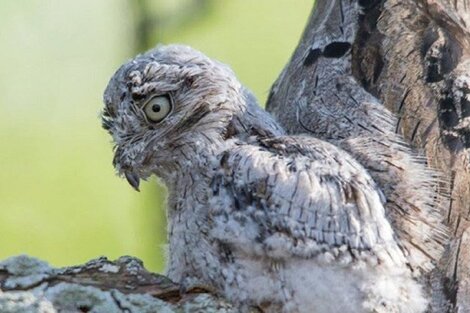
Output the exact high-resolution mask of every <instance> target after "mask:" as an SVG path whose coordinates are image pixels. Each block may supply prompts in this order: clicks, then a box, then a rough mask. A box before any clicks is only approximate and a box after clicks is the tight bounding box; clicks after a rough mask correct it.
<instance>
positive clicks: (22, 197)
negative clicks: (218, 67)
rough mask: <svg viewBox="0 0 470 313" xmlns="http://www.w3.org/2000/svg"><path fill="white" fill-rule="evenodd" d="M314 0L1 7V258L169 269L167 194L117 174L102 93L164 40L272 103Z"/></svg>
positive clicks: (88, 1) (43, 1)
mask: <svg viewBox="0 0 470 313" xmlns="http://www.w3.org/2000/svg"><path fill="white" fill-rule="evenodd" d="M312 5H313V2H312V1H311V0H296V1H292V0H257V1H250V0H230V1H229V0H224V1H220V0H219V1H217V0H212V1H211V0H154V1H152V0H148V1H144V0H100V1H96V0H81V1H72V0H67V1H66V0H28V1H26V0H2V1H0V68H1V71H2V75H0V259H3V258H5V257H8V256H11V255H16V254H21V253H28V254H31V255H34V256H37V257H40V258H43V259H46V260H48V261H49V262H50V263H51V264H53V265H56V266H64V265H71V264H78V263H82V262H85V261H87V260H89V259H91V258H94V257H97V256H100V255H105V256H108V257H110V258H117V257H118V256H120V255H126V254H129V255H134V256H137V257H139V258H141V259H142V260H144V262H145V265H146V266H147V268H149V269H151V270H154V271H162V270H163V268H164V263H165V259H164V244H165V219H164V216H165V214H164V199H165V195H164V188H162V187H161V186H158V184H157V183H156V181H155V180H153V181H150V182H148V183H146V184H144V186H143V188H142V192H141V193H137V192H134V191H133V190H132V189H131V188H130V187H129V186H128V185H127V183H126V182H125V181H124V180H122V179H119V178H118V177H117V176H116V175H115V173H114V170H113V168H112V166H111V159H112V150H111V148H112V145H111V143H110V137H109V136H108V135H107V134H106V133H105V131H103V130H102V129H101V127H100V120H99V118H98V115H99V111H100V109H101V107H102V104H101V97H102V92H103V90H104V88H105V86H106V84H107V82H108V79H109V78H110V77H111V75H112V74H113V72H114V71H115V70H116V69H117V68H118V66H119V65H120V64H122V63H123V62H124V61H126V60H127V59H128V58H131V57H132V56H133V55H135V54H136V53H137V52H139V51H143V50H145V49H147V48H148V47H151V46H153V45H154V44H156V43H158V42H162V43H172V42H177V43H186V44H189V45H191V46H193V47H195V48H197V49H199V50H201V51H203V52H204V53H206V54H207V55H209V56H211V57H213V58H216V59H219V60H221V61H223V62H225V63H228V64H229V65H231V66H232V68H233V69H234V71H235V72H236V73H237V75H238V77H239V78H240V80H241V81H242V82H243V83H244V84H245V85H246V86H248V87H249V88H251V89H252V90H253V91H254V92H255V94H256V95H257V97H258V99H259V100H260V103H264V101H265V100H266V97H267V94H268V91H269V88H270V86H271V84H272V82H273V81H274V80H275V78H276V77H277V75H278V74H279V72H280V71H281V69H282V67H283V66H284V64H285V63H286V62H287V61H288V59H289V57H290V54H291V53H292V51H293V49H294V48H295V46H296V44H297V41H298V39H299V37H300V35H301V32H302V30H303V27H304V25H305V23H306V19H307V16H308V14H309V12H310V9H311V6H312Z"/></svg>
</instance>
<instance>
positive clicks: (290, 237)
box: [102, 45, 427, 313]
mask: <svg viewBox="0 0 470 313" xmlns="http://www.w3.org/2000/svg"><path fill="white" fill-rule="evenodd" d="M104 102H105V108H104V111H103V115H102V120H103V127H104V128H105V129H107V130H108V131H109V133H110V134H111V135H112V137H113V140H114V143H115V145H116V149H115V156H114V161H113V163H114V166H115V167H116V169H117V171H118V173H119V174H121V175H123V176H125V177H126V178H127V180H128V181H129V183H130V184H131V185H132V186H133V187H134V188H135V189H138V186H139V181H140V179H146V178H148V177H149V176H151V175H156V176H158V177H159V178H160V179H161V180H162V181H163V183H164V184H165V185H166V186H167V188H168V193H169V197H168V212H167V214H168V223H169V226H168V240H169V260H168V269H167V275H168V276H169V277H170V278H171V279H173V280H174V281H176V282H180V283H181V284H182V286H189V287H190V286H192V285H202V286H210V287H211V288H213V289H214V290H216V291H217V292H218V293H220V294H221V295H223V296H225V297H227V298H228V299H229V300H231V301H232V302H233V303H235V304H237V305H239V306H240V307H241V308H242V309H247V308H248V307H250V306H257V307H259V308H261V309H262V310H263V311H264V312H309V313H311V312H315V313H327V312H328V313H330V312H331V313H333V312H350V313H360V312H361V313H362V312H388V313H390V312H395V313H419V312H424V311H425V309H426V306H427V300H426V296H425V293H424V291H423V290H422V288H421V286H420V284H419V283H418V281H417V279H416V277H415V276H416V275H417V274H416V272H415V271H414V270H413V266H412V264H410V262H409V260H408V259H407V255H406V253H404V250H403V249H402V246H403V245H404V244H405V242H400V239H398V237H397V236H396V233H397V231H398V230H397V229H394V228H393V227H392V226H391V223H390V221H389V220H388V218H387V212H386V209H385V207H384V204H385V203H386V201H387V199H386V198H385V196H384V194H383V193H382V191H381V186H378V185H377V184H376V183H375V182H374V180H373V179H372V178H371V176H370V175H369V174H368V171H367V170H366V169H365V168H364V167H363V165H361V164H360V163H359V162H358V161H356V160H355V159H354V158H353V157H351V156H350V155H349V154H348V153H347V152H345V151H344V150H342V149H340V148H338V147H336V146H335V145H333V144H331V143H327V142H325V141H322V140H320V139H316V138H314V137H309V136H301V135H299V136H287V135H285V134H284V131H283V130H282V128H281V127H280V126H279V125H278V124H277V123H276V122H275V121H274V120H273V119H272V118H271V117H270V115H269V114H267V113H266V112H265V111H264V110H262V109H261V108H259V107H258V106H257V104H256V100H255V99H254V97H253V96H252V95H251V94H250V92H249V91H248V90H246V89H245V88H244V87H243V86H242V85H241V84H240V82H239V81H238V80H237V79H236V77H235V75H234V74H233V72H232V71H231V70H230V68H228V67H227V66H226V65H223V64H221V63H219V62H217V61H214V60H212V59H210V58H208V57H206V56H205V55H203V54H202V53H200V52H198V51H196V50H193V49H191V48H189V47H186V46H179V45H170V46H160V47H157V48H156V49H153V50H150V51H149V52H147V53H145V54H143V55H139V56H137V57H136V58H134V59H133V60H131V61H129V62H128V63H126V64H124V65H123V66H122V67H121V68H120V69H119V70H118V71H117V72H116V73H115V74H114V76H113V77H112V79H111V81H110V82H109V85H108V87H107V89H106V91H105V94H104ZM411 214H412V213H411Z"/></svg>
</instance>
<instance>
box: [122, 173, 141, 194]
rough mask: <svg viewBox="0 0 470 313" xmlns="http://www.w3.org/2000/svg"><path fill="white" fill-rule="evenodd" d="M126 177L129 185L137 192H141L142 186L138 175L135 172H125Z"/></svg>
mask: <svg viewBox="0 0 470 313" xmlns="http://www.w3.org/2000/svg"><path fill="white" fill-rule="evenodd" d="M124 175H126V179H127V182H128V183H129V185H131V186H132V188H134V189H135V190H136V191H140V189H139V184H140V178H139V176H137V174H136V173H133V172H125V173H124Z"/></svg>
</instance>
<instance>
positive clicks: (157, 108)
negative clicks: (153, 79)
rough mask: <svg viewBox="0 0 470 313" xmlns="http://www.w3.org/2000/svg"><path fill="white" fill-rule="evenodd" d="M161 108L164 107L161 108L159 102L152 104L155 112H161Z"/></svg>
mask: <svg viewBox="0 0 470 313" xmlns="http://www.w3.org/2000/svg"><path fill="white" fill-rule="evenodd" d="M161 109H162V108H161V106H160V105H159V104H154V105H152V111H153V112H155V113H158V112H160V110H161Z"/></svg>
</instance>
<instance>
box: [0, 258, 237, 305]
mask: <svg viewBox="0 0 470 313" xmlns="http://www.w3.org/2000/svg"><path fill="white" fill-rule="evenodd" d="M0 312H2V313H20V312H28V313H36V312H37V313H53V312H54V313H55V312H107V313H114V312H116V313H117V312H126V313H132V312H135V313H137V312H139V313H141V312H149V313H150V312H162V313H163V312H165V313H171V312H214V313H216V312H221V313H222V312H223V313H237V312H239V311H238V310H236V309H234V308H233V307H232V306H231V305H230V304H229V303H227V302H226V301H224V300H223V299H221V298H218V297H217V296H214V295H211V294H209V293H207V292H205V291H204V290H202V289H192V290H189V291H188V292H185V293H181V292H180V288H179V286H178V285H177V284H175V283H173V282H172V281H171V280H170V279H168V278H166V277H164V276H161V275H158V274H152V273H150V272H148V271H147V270H145V268H144V267H143V264H142V262H141V261H140V260H138V259H136V258H133V257H127V256H126V257H121V258H119V259H118V260H116V261H114V262H111V261H109V260H107V259H106V258H104V257H102V258H99V259H95V260H92V261H90V262H88V263H86V264H84V265H81V266H74V267H67V268H61V269H57V268H52V267H50V266H49V265H48V264H47V263H46V262H44V261H41V260H38V259H34V258H31V257H28V256H24V255H23V256H17V257H12V258H9V259H7V260H4V261H2V262H0Z"/></svg>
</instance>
